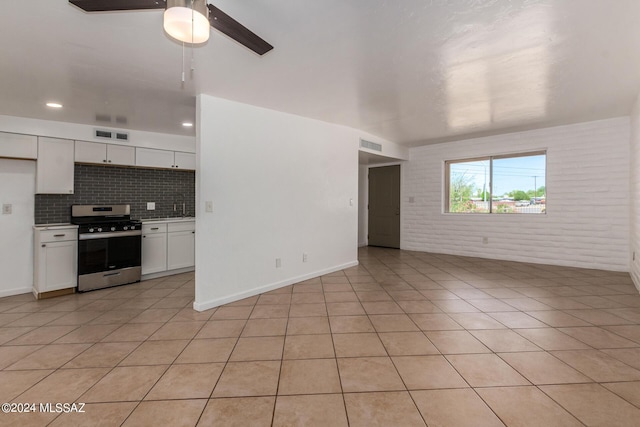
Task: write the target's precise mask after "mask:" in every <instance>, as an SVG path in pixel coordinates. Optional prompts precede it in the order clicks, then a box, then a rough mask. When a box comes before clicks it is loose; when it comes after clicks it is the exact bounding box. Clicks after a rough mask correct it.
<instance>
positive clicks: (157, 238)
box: [142, 233, 167, 274]
mask: <svg viewBox="0 0 640 427" xmlns="http://www.w3.org/2000/svg"><path fill="white" fill-rule="evenodd" d="M161 271H167V233H154V234H144V235H143V236H142V274H151V273H159V272H161Z"/></svg>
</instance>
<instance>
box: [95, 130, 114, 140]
mask: <svg viewBox="0 0 640 427" xmlns="http://www.w3.org/2000/svg"><path fill="white" fill-rule="evenodd" d="M94 136H95V137H96V138H106V139H113V132H111V131H110V130H101V129H96V130H95V134H94Z"/></svg>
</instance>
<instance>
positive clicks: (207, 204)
mask: <svg viewBox="0 0 640 427" xmlns="http://www.w3.org/2000/svg"><path fill="white" fill-rule="evenodd" d="M204 211H205V212H208V213H212V212H213V202H212V201H210V200H208V201H206V202H204Z"/></svg>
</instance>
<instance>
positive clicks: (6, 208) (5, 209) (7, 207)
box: [2, 203, 13, 215]
mask: <svg viewBox="0 0 640 427" xmlns="http://www.w3.org/2000/svg"><path fill="white" fill-rule="evenodd" d="M12 213H13V205H12V204H11V203H4V204H3V205H2V215H11V214H12Z"/></svg>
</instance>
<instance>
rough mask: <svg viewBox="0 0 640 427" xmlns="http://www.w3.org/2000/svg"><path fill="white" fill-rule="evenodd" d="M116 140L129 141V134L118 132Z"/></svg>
mask: <svg viewBox="0 0 640 427" xmlns="http://www.w3.org/2000/svg"><path fill="white" fill-rule="evenodd" d="M116 139H117V140H118V141H128V140H129V134H128V133H125V132H116Z"/></svg>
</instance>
